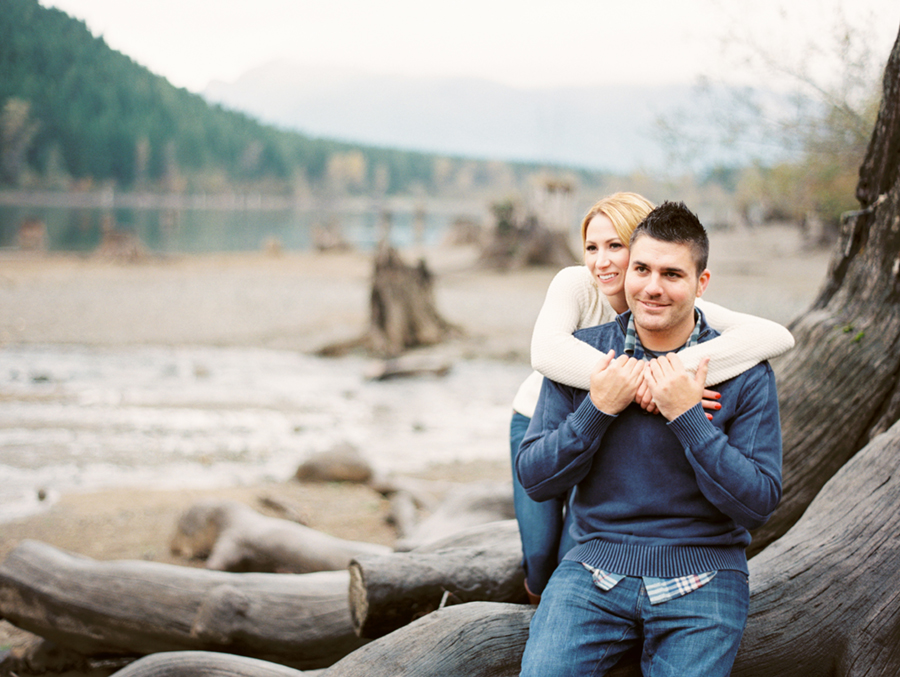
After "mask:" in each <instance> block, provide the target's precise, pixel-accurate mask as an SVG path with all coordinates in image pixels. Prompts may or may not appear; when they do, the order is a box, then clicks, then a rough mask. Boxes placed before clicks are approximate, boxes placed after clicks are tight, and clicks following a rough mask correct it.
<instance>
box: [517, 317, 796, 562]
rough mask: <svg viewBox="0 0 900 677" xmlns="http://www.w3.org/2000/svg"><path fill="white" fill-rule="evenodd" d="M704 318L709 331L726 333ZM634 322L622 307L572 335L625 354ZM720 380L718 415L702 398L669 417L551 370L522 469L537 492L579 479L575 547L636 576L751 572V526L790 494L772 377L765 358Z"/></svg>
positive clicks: (541, 496)
mask: <svg viewBox="0 0 900 677" xmlns="http://www.w3.org/2000/svg"><path fill="white" fill-rule="evenodd" d="M700 322H701V328H700V342H703V341H708V340H710V339H711V338H713V337H714V336H716V335H717V334H716V332H715V330H713V329H711V328H710V327H708V326H707V325H706V321H705V319H704V318H703V317H702V315H701V317H700ZM627 324H628V313H624V314H623V315H620V316H619V317H618V318H616V320H615V321H613V322H609V323H607V324H604V325H601V326H599V327H591V328H589V329H583V330H581V331H578V332H576V334H575V336H577V337H578V338H579V339H581V340H583V341H585V342H587V343H589V344H591V345H593V346H594V347H596V348H598V349H600V350H601V351H603V352H607V351H609V349H610V348H612V349H614V350H615V351H616V355H620V354H622V352H623V347H624V341H625V328H626V327H627ZM716 389H717V390H718V391H719V392H720V393H721V395H722V398H721V400H720V403H721V405H722V408H721V409H720V410H718V411H716V412H714V413H713V420H712V421H709V420H708V419H707V418H706V414H705V413H704V410H703V409H702V407H701V406H700V405H699V404H698V405H696V406H695V407H693V408H692V409H690V410H688V411H687V412H685V413H684V414H682V415H681V416H679V417H678V418H676V419H675V420H674V421H672V422H668V421H666V419H665V418H664V417H663V416H661V415H659V414H648V413H646V412H645V411H644V410H643V409H641V408H640V407H639V406H638V405H636V404H633V403H632V404H631V405H629V406H628V407H627V408H626V409H625V410H624V411H622V412H620V413H619V414H618V415H617V416H610V415H607V414H604V413H603V412H601V411H599V410H598V409H597V408H596V407H595V406H594V404H593V402H591V399H590V397H588V393H587V391H584V390H579V389H577V388H572V387H569V386H565V385H562V384H559V383H556V382H554V381H551V380H550V379H544V384H543V388H542V391H541V396H540V399H539V400H538V404H537V408H536V409H535V413H534V417H533V418H532V420H531V425H530V427H529V428H528V432H527V433H526V435H525V439H524V440H523V442H522V445H521V447H520V448H519V453H518V455H517V457H516V472H517V473H518V476H519V479H520V481H521V482H522V485H523V487H524V488H525V491H526V492H527V493H528V495H529V496H530V497H531V498H533V499H534V500H536V501H542V500H548V499H550V498H554V497H557V496H560V495H563V494H565V493H566V492H568V491H569V490H570V489H572V488H573V487H574V492H573V494H572V502H571V507H570V509H571V510H572V517H573V523H572V531H573V536H574V537H575V540H576V541H577V543H578V545H577V546H576V547H575V548H574V549H573V550H572V551H570V552H569V553H568V555H566V559H573V560H576V561H580V562H585V563H587V564H590V565H591V566H594V567H597V568H599V569H603V570H605V571H610V572H614V573H617V574H624V575H627V576H653V577H660V578H671V577H676V576H685V575H688V574H696V573H700V572H703V571H712V570H720V569H735V570H739V571H743V572H745V573H746V572H747V560H746V556H745V554H744V549H745V548H746V547H747V545H748V544H749V543H750V534H749V531H748V530H749V529H754V528H756V527H759V526H761V525H762V524H764V523H765V522H766V520H767V519H768V518H769V516H770V515H771V513H772V511H773V510H774V509H775V506H776V505H778V502H779V500H780V499H781V426H780V422H779V417H778V399H777V395H776V392H775V379H774V375H773V373H772V368H771V367H770V366H769V364H768V363H767V362H763V363H761V364H758V365H757V366H755V367H753V368H751V369H749V370H748V371H746V372H744V373H743V374H741V375H739V376H737V377H735V378H733V379H731V380H729V381H725V382H724V383H720V384H718V385H717V386H716Z"/></svg>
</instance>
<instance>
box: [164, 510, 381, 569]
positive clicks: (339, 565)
mask: <svg viewBox="0 0 900 677" xmlns="http://www.w3.org/2000/svg"><path fill="white" fill-rule="evenodd" d="M170 547H171V550H172V552H173V553H175V554H180V555H184V556H186V557H190V558H201V559H202V558H203V557H207V560H206V568H207V569H215V570H218V571H241V572H245V571H258V572H273V573H297V574H301V573H310V572H314V571H338V570H341V569H346V568H347V566H348V565H349V564H350V561H351V560H352V559H353V558H354V557H357V556H361V555H386V554H388V553H390V552H391V548H389V547H388V546H386V545H377V544H374V543H363V542H361V541H348V540H345V539H342V538H337V537H335V536H331V535H329V534H325V533H322V532H321V531H316V530H315V529H310V528H309V527H305V526H303V525H302V524H297V523H296V522H293V521H290V520H284V519H279V518H276V517H267V516H265V515H262V514H260V513H258V512H256V511H255V510H253V509H252V508H250V507H248V506H246V505H244V504H242V503H238V502H237V501H204V502H201V503H197V504H195V505H193V506H191V507H190V508H189V509H188V510H187V511H186V512H185V513H184V514H183V515H182V516H181V517H180V518H179V520H178V525H177V527H176V532H175V535H174V536H173V537H172V541H171V546H170Z"/></svg>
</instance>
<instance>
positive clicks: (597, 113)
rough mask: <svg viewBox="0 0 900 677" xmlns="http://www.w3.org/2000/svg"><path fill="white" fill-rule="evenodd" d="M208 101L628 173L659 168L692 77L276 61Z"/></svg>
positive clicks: (301, 125) (312, 126)
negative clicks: (661, 137) (517, 77)
mask: <svg viewBox="0 0 900 677" xmlns="http://www.w3.org/2000/svg"><path fill="white" fill-rule="evenodd" d="M202 94H203V96H204V98H206V99H207V100H208V101H210V102H213V103H220V104H222V105H223V106H226V107H228V108H233V109H236V110H239V111H243V112H246V113H248V114H251V115H253V116H254V117H257V118H259V119H260V120H263V121H265V122H268V123H271V124H274V125H278V126H280V127H283V128H288V129H292V130H297V131H301V132H303V133H305V134H309V135H312V136H319V137H325V138H333V139H341V140H344V141H350V142H354V143H366V144H373V145H376V146H385V147H393V148H403V149H408V150H415V151H423V152H429V153H442V154H450V155H462V156H470V157H479V158H489V159H499V160H507V161H520V162H538V163H550V164H559V165H564V166H576V167H584V168H587V169H594V170H602V171H610V172H616V173H621V172H629V171H632V170H635V169H638V168H646V169H658V168H659V167H660V165H661V163H662V162H663V158H664V153H663V150H662V148H661V147H660V144H659V143H658V141H657V139H656V138H655V136H654V123H655V120H656V119H657V117H658V116H660V115H664V114H665V113H666V112H671V111H673V110H676V109H679V108H683V107H685V106H687V105H688V104H689V102H690V100H691V87H690V86H689V85H672V86H636V85H631V86H629V85H609V86H595V87H559V88H544V89H516V88H512V87H507V86H504V85H502V84H497V83H494V82H490V81H487V80H482V79H476V78H413V77H402V76H390V75H378V74H371V73H366V72H364V71H358V70H351V69H346V68H325V67H321V68H317V67H311V66H303V65H299V64H295V63H292V62H289V61H283V60H282V61H273V62H270V63H267V64H264V65H262V66H259V67H257V68H254V69H252V70H250V71H247V72H246V73H244V74H243V75H242V76H240V77H239V78H237V79H236V80H235V81H233V82H230V83H225V82H212V83H210V84H209V85H208V86H207V88H206V89H205V90H204V91H203V93H202Z"/></svg>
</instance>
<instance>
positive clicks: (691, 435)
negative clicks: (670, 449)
mask: <svg viewBox="0 0 900 677" xmlns="http://www.w3.org/2000/svg"><path fill="white" fill-rule="evenodd" d="M667 425H668V427H669V429H670V430H671V431H672V432H673V433H675V436H676V437H677V438H678V441H679V442H681V444H682V445H684V446H686V447H688V448H690V449H696V448H697V447H698V446H700V445H702V444H703V443H704V442H705V441H706V440H708V439H709V437H710V436H711V435H712V433H713V432H714V431H715V426H714V425H713V424H712V423H711V422H710V420H709V419H708V418H706V412H705V411H703V406H702V405H701V404H699V403H698V404H695V405H694V406H693V407H691V408H690V409H688V410H687V411H686V412H684V413H683V414H682V415H681V416H679V417H678V418H676V419H675V420H674V421H669V423H668V424H667Z"/></svg>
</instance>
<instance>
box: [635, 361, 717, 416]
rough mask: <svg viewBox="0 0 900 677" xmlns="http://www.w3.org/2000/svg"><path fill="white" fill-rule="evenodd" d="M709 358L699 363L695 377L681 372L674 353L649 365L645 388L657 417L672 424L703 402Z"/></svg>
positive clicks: (683, 370)
mask: <svg viewBox="0 0 900 677" xmlns="http://www.w3.org/2000/svg"><path fill="white" fill-rule="evenodd" d="M708 368H709V358H708V357H705V358H703V359H701V360H700V365H699V366H698V367H697V373H696V374H693V375H692V374H691V373H690V372H689V371H687V370H686V369H685V368H684V365H683V364H682V363H681V359H680V358H679V357H678V355H676V354H675V353H669V354H668V355H662V356H660V357H658V358H656V359H655V360H653V361H651V362H650V366H649V369H648V370H647V373H646V379H647V387H648V388H649V389H650V394H651V395H652V396H653V401H654V402H655V403H656V406H657V407H659V413H661V414H662V415H663V416H665V417H666V418H667V419H668V420H669V421H674V420H675V419H676V418H678V417H679V416H681V415H682V414H683V413H684V412H686V411H687V410H688V409H690V408H691V407H693V406H695V405H696V404H698V403H699V402H700V400H701V399H702V398H703V390H704V386H705V384H706V372H707V369H708Z"/></svg>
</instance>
